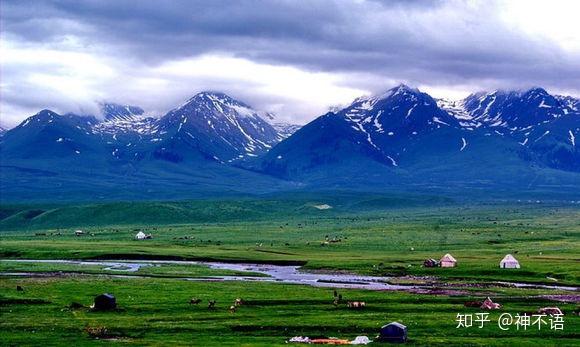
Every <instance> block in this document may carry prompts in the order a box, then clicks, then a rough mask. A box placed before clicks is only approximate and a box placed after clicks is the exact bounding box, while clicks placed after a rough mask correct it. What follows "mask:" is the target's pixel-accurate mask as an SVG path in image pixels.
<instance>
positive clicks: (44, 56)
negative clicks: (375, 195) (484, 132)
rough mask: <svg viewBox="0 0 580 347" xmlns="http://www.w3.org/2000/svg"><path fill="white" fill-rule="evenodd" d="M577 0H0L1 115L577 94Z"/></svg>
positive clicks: (295, 115)
mask: <svg viewBox="0 0 580 347" xmlns="http://www.w3.org/2000/svg"><path fill="white" fill-rule="evenodd" d="M578 13H580V2H579V1H566V0H550V1H548V0H546V1H536V0H510V1H507V0H505V1H499V0H497V1H496V0H487V1H455V0H450V1H438V0H431V1H421V0H406V1H405V0H392V1H379V0H366V1H365V0H314V1H296V0H287V1H286V0H285V1H260V0H238V1H220V0H212V1H205V0H203V1H189V0H173V1H163V0H139V1H137V0H133V1H127V0H84V1H78V0H71V1H68V0H60V1H43V0H35V1H27V0H2V1H1V2H0V118H1V119H0V125H2V126H5V127H11V126H15V125H17V124H18V123H19V122H21V121H22V120H24V119H25V118H27V117H29V116H31V115H33V114H35V113H37V112H38V111H39V110H41V109H45V108H48V109H52V110H54V111H56V112H59V113H66V112H73V113H82V114H98V112H99V111H98V104H99V103H100V102H104V101H107V102H116V103H121V104H131V105H138V106H141V107H142V108H144V109H145V110H146V112H147V113H148V114H150V115H156V116H161V115H163V114H165V113H166V112H167V111H168V110H170V109H172V108H174V107H176V106H178V105H180V104H181V103H182V102H183V101H184V100H187V99H188V98H189V97H191V96H193V95H194V94H196V93H198V92H200V91H204V90H214V91H223V92H225V93H227V94H229V95H230V96H232V97H234V98H237V99H239V100H241V101H244V102H245V103H247V104H250V105H252V106H253V107H254V108H256V109H258V110H263V111H270V112H274V113H276V114H277V115H278V117H279V118H280V120H284V121H289V122H292V123H297V124H304V123H306V122H308V121H310V120H312V119H314V118H316V117H317V116H319V115H321V114H323V113H325V112H326V111H327V110H328V109H329V108H330V107H336V106H340V105H346V104H349V103H350V102H351V101H352V100H353V99H354V98H356V97H359V96H361V95H365V94H375V93H380V92H383V91H385V90H387V89H389V88H391V87H393V86H395V85H397V84H399V83H405V84H408V85H410V86H413V87H418V88H419V89H420V90H422V91H425V92H428V93H430V94H431V95H432V96H434V97H446V98H451V99H459V98H462V97H465V96H467V95H468V94H469V93H471V92H475V91H480V90H494V89H526V88H529V87H533V86H541V87H544V88H546V89H547V90H548V91H549V92H552V93H558V94H568V95H573V96H580V21H578V20H577V14H578Z"/></svg>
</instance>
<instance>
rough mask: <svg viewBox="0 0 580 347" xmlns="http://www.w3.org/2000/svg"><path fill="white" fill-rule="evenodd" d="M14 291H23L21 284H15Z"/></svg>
mask: <svg viewBox="0 0 580 347" xmlns="http://www.w3.org/2000/svg"><path fill="white" fill-rule="evenodd" d="M16 291H18V292H23V291H24V288H22V287H21V286H16Z"/></svg>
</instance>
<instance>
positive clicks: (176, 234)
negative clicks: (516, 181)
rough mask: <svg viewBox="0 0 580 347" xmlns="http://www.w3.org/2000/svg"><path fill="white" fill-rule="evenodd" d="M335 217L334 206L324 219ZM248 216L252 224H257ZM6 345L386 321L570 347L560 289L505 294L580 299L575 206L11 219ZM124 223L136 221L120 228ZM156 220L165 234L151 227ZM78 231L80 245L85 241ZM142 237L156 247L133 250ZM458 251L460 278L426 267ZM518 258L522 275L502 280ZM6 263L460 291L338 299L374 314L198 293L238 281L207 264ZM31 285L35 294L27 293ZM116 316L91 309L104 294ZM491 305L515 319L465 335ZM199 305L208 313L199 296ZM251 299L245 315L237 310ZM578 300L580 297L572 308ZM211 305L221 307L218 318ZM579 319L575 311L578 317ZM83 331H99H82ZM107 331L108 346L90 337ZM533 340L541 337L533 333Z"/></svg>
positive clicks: (238, 205)
mask: <svg viewBox="0 0 580 347" xmlns="http://www.w3.org/2000/svg"><path fill="white" fill-rule="evenodd" d="M324 204H328V205H329V206H330V207H331V208H327V207H321V206H323V205H324ZM248 211H249V212H248ZM1 213H2V217H3V218H2V221H0V257H1V258H2V260H0V272H2V273H7V272H37V273H39V274H43V276H38V277H30V278H28V277H16V276H2V277H0V316H1V317H2V319H0V336H1V337H0V345H18V346H20V345H39V344H47V345H58V344H62V343H63V341H66V343H67V344H68V343H72V344H74V345H100V344H104V343H112V342H113V341H114V342H115V343H123V344H129V345H200V346H202V345H203V346H205V345H248V346H249V345H286V343H285V341H286V340H287V339H288V338H290V337H292V336H295V335H307V336H311V337H312V336H335V337H341V338H350V339H352V338H354V337H356V336H357V335H368V336H369V337H370V338H374V337H375V336H376V334H377V333H378V328H379V327H380V326H381V325H383V324H386V323H388V322H391V321H399V322H401V323H403V324H405V325H407V326H408V329H409V341H408V344H410V345H422V346H427V345H429V346H433V345H466V346H490V345H491V346H505V345H510V346H519V345H521V346H537V345H543V346H551V345H552V346H568V345H579V344H580V342H579V341H580V333H578V331H580V329H579V328H580V318H579V317H578V316H577V310H578V304H577V303H573V302H568V303H562V302H556V301H551V300H548V299H547V298H546V297H543V295H548V294H550V295H555V294H570V292H561V291H559V290H548V289H531V288H530V289H528V288H526V289H524V288H513V287H509V286H508V287H505V286H497V285H493V284H490V283H491V282H495V281H507V282H521V283H538V284H551V285H568V286H578V285H579V283H580V266H579V264H580V209H579V208H577V207H575V206H574V205H571V204H556V203H509V204H507V203H506V204H497V203H496V204H477V205H465V204H453V203H450V202H448V201H444V200H437V201H436V203H433V200H432V199H431V198H429V199H427V200H422V199H419V198H413V199H410V200H409V199H407V200H405V199H402V198H400V197H390V198H381V197H371V198H367V199H366V200H362V199H358V200H354V199H351V198H350V197H333V198H331V197H329V198H325V199H318V200H316V199H312V198H308V199H293V200H288V201H284V200H274V199H272V200H265V201H260V200H248V201H243V200H236V201H232V202H228V201H210V202H206V203H205V204H204V203H203V202H184V203H138V204H135V203H116V204H112V205H109V204H106V205H81V206H64V205H63V206H18V205H14V206H3V207H2V210H1ZM123 215H125V216H126V218H122V216H123ZM156 221H157V222H156ZM76 229H82V230H83V231H84V235H82V236H75V235H74V231H75V230H76ZM138 230H142V231H144V232H145V233H151V234H152V236H153V238H152V239H150V240H140V241H137V240H134V235H135V234H136V233H137V231H138ZM445 253H451V254H452V255H453V256H454V257H455V258H456V259H457V260H458V267H457V268H451V269H444V268H424V267H422V266H421V265H422V262H423V260H424V259H425V258H436V259H438V258H440V257H441V256H443V255H444V254H445ZM507 253H511V254H513V255H514V256H515V257H516V258H517V259H518V260H519V261H520V264H521V266H522V268H521V269H500V268H499V261H500V260H501V259H502V258H503V256H504V255H505V254H507ZM7 259H10V260H17V259H176V260H178V259H181V260H211V261H235V262H250V263H251V262H255V263H274V264H296V265H303V267H304V268H305V269H306V270H309V271H326V272H353V273H359V274H367V275H376V276H387V277H391V276H392V278H391V279H390V281H391V282H393V283H414V282H417V281H418V282H421V281H426V280H429V281H433V280H435V281H437V282H438V283H439V284H438V285H439V286H440V287H441V288H443V289H445V290H448V291H449V292H445V293H443V295H441V293H438V294H437V295H435V294H434V293H413V292H403V291H365V290H354V289H349V290H347V289H341V290H339V291H340V292H341V294H343V296H344V298H345V300H362V301H365V302H366V303H367V305H368V306H367V307H366V309H363V310H356V311H353V310H349V309H347V308H346V306H345V305H342V304H341V305H339V306H338V307H336V306H335V305H333V303H332V301H333V297H332V289H329V288H315V287H309V286H302V285H291V284H281V283H264V282H239V281H231V282H230V281H226V282H198V281H186V280H184V277H206V276H228V275H239V273H237V272H235V271H229V270H214V269H209V268H207V267H204V266H184V265H163V266H158V267H144V268H141V269H140V270H139V271H138V272H137V273H135V274H133V275H144V276H148V278H131V277H129V276H131V275H132V274H131V273H126V274H125V273H123V274H124V275H128V276H127V278H115V277H110V276H108V275H110V274H112V273H113V272H112V271H107V270H104V269H103V267H102V266H96V265H87V266H78V265H72V264H48V263H42V264H39V263H35V264H30V263H22V262H13V261H5V260H7ZM18 285H20V286H21V287H23V288H24V291H16V289H15V288H16V286H18ZM102 292H110V293H113V294H114V295H115V296H116V297H117V301H118V304H119V310H118V311H115V312H92V311H90V310H89V309H87V308H76V309H71V308H68V306H69V305H70V304H71V303H72V302H78V303H80V304H82V305H85V306H88V305H90V304H91V302H92V298H93V297H94V296H95V295H96V294H99V293H102ZM486 296H491V297H492V298H493V299H494V301H497V302H500V303H501V304H503V305H504V307H503V308H502V309H501V310H500V311H499V312H496V311H494V312H492V313H491V316H490V317H491V320H492V322H491V323H489V325H487V326H485V327H484V328H483V329H478V328H469V329H464V328H463V329H456V325H457V323H456V321H455V318H456V315H457V314H458V313H476V312H481V310H480V309H478V308H467V307H464V305H463V304H464V302H466V301H470V300H480V299H482V298H485V297H486ZM192 297H197V298H200V299H202V300H203V302H202V304H200V305H198V306H195V305H194V306H192V305H189V299H190V298H192ZM238 297H241V298H243V299H244V300H245V301H246V302H245V304H244V305H242V306H241V307H240V308H239V309H238V311H237V312H235V313H230V312H229V311H228V307H229V306H230V305H231V303H232V302H233V300H234V299H235V298H238ZM577 297H578V295H577V294H576V298H577ZM207 300H217V307H216V309H215V310H208V309H207ZM543 306H558V307H560V308H561V309H562V310H563V311H564V312H565V328H564V330H563V331H553V330H550V329H549V328H546V329H544V328H545V327H544V328H543V329H542V330H541V331H537V330H534V329H528V330H526V331H521V330H520V331H517V330H515V327H512V329H510V330H509V331H502V330H500V329H499V328H498V327H497V322H495V321H494V319H495V320H497V317H498V316H499V315H500V314H501V313H504V312H509V313H512V314H514V315H515V314H516V313H523V312H535V311H537V309H538V308H539V307H543ZM575 312H576V313H575ZM87 327H88V328H87ZM98 327H105V328H106V330H107V332H108V333H107V336H106V337H107V338H106V339H102V338H101V339H98V338H95V337H94V336H92V335H91V333H89V332H90V331H93V330H94V329H95V328H98ZM536 329H537V328H536Z"/></svg>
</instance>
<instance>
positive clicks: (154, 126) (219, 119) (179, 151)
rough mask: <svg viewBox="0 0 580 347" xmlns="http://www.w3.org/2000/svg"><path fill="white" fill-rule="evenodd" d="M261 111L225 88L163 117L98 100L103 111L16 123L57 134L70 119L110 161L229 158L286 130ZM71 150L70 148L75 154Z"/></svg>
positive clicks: (259, 147) (256, 150) (252, 151)
mask: <svg viewBox="0 0 580 347" xmlns="http://www.w3.org/2000/svg"><path fill="white" fill-rule="evenodd" d="M260 114H264V115H265V114H266V113H262V112H258V111H256V110H254V109H253V108H251V107H250V106H248V105H246V104H245V103H243V102H240V101H238V100H235V99H233V98H231V97H229V96H227V95H225V94H223V93H218V92H202V93H199V94H197V95H195V96H193V97H192V98H190V99H189V100H187V101H186V102H185V103H184V104H183V105H181V106H179V107H177V108H175V109H173V110H171V111H169V112H168V113H167V114H166V115H165V116H164V117H161V118H157V117H148V116H145V115H144V111H143V109H142V108H140V107H138V106H130V105H119V104H114V103H102V104H101V117H92V116H91V117H81V116H75V115H73V114H66V115H62V116H61V115H58V114H56V113H54V112H52V111H48V110H45V111H42V112H40V113H39V114H37V115H35V116H32V117H30V118H29V119H27V120H26V121H24V122H23V123H22V124H21V125H20V126H19V127H17V128H18V129H20V128H27V127H29V124H35V125H37V126H38V127H40V128H42V129H44V128H46V129H52V128H54V133H55V134H56V133H59V132H60V131H65V130H64V129H65V128H70V124H73V123H74V124H73V125H74V126H73V128H75V129H77V130H78V131H79V132H82V133H84V134H85V135H86V136H90V137H91V140H90V142H91V143H94V142H95V141H96V142H100V147H102V150H103V152H104V153H108V156H109V159H110V160H113V161H119V160H121V161H131V162H134V161H140V160H144V159H153V160H157V159H161V160H169V161H173V162H179V161H182V160H184V159H187V158H197V159H200V158H201V159H204V160H205V159H208V160H211V161H218V162H232V161H235V160H239V159H242V158H245V157H252V156H257V155H259V154H261V153H264V152H265V151H267V150H268V149H269V148H270V147H271V146H272V145H274V144H276V143H278V142H279V141H281V140H282V139H284V138H285V137H286V136H287V135H288V132H289V131H290V130H288V129H289V128H290V125H287V127H286V128H284V131H285V132H284V133H280V132H278V131H277V130H276V128H274V127H273V126H272V125H271V124H270V123H269V122H267V121H266V120H264V119H263V118H262V117H261V116H260ZM53 122H54V124H52V123H53ZM60 128H62V129H60ZM18 129H15V130H16V131H14V133H15V134H19V133H21V130H18ZM27 129H28V128H27ZM10 132H12V131H10ZM10 132H9V133H10ZM65 132H66V131H65ZM28 133H30V131H28ZM46 133H47V131H39V132H37V133H34V134H32V133H30V134H28V135H26V136H27V137H28V138H29V139H30V141H33V140H38V141H47V140H48V141H49V140H51V139H47V138H46V137H47V135H46ZM22 136H23V135H22ZM22 136H21V135H14V136H9V137H8V138H6V139H5V140H3V148H4V149H6V150H7V149H9V148H11V147H10V146H11V142H13V141H14V142H19V141H20V140H18V141H17V140H16V138H19V137H22ZM48 137H51V138H52V137H54V136H52V135H51V136H48ZM60 137H61V136H57V138H56V139H54V140H55V141H56V140H59V139H60ZM37 138H38V139H37ZM66 141H68V140H67V137H66V136H62V139H61V140H60V142H57V143H64V142H66ZM60 147H63V146H60ZM30 150H31V151H35V150H38V149H30ZM75 151H76V150H75ZM75 151H73V152H72V153H75V154H76V152H75ZM12 154H13V155H14V156H16V157H17V156H18V155H19V154H18V153H12ZM12 154H11V155H12Z"/></svg>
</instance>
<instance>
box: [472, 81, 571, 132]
mask: <svg viewBox="0 0 580 347" xmlns="http://www.w3.org/2000/svg"><path fill="white" fill-rule="evenodd" d="M462 105H463V107H464V109H465V111H467V113H469V114H470V115H471V116H472V117H473V119H474V120H476V121H479V122H481V123H484V124H485V125H487V126H490V127H503V128H506V129H509V130H512V131H513V130H517V129H521V128H525V127H529V126H534V125H538V124H542V123H546V122H550V121H552V120H554V119H555V118H558V117H560V116H563V115H566V114H568V113H569V112H570V109H569V108H568V107H566V106H564V105H563V104H562V103H561V102H560V101H559V100H558V99H557V98H555V97H554V96H552V95H550V94H548V92H546V91H545V90H544V89H542V88H532V89H529V90H526V91H523V92H520V91H501V90H496V91H494V92H492V93H487V92H479V93H475V94H472V95H470V96H468V97H467V98H466V99H465V100H463V101H462Z"/></svg>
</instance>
